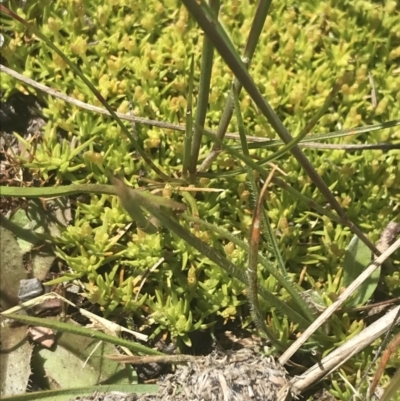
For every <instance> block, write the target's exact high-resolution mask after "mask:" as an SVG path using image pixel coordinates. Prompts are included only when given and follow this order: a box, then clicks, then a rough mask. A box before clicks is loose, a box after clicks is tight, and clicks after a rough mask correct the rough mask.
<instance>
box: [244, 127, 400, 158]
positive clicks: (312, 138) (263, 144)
mask: <svg viewBox="0 0 400 401" xmlns="http://www.w3.org/2000/svg"><path fill="white" fill-rule="evenodd" d="M398 125H400V120H392V121H387V122H384V123H379V124H374V125H365V126H363V127H356V128H349V129H344V130H340V131H334V132H329V133H326V134H311V135H308V136H306V137H305V138H303V139H302V140H301V141H300V143H305V142H317V141H323V140H325V139H334V138H342V137H344V136H349V135H359V134H363V133H366V132H373V131H377V130H380V129H387V128H392V127H396V126H398ZM282 144H283V142H282V141H281V140H279V139H272V140H269V141H260V142H254V143H250V144H249V149H258V148H269V147H274V146H280V145H282ZM264 162H265V161H263V163H264Z"/></svg>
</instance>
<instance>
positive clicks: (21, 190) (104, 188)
mask: <svg viewBox="0 0 400 401" xmlns="http://www.w3.org/2000/svg"><path fill="white" fill-rule="evenodd" d="M79 193H82V194H97V195H102V194H104V195H116V191H115V188H114V187H113V186H112V185H105V184H78V185H60V186H59V187H6V186H0V195H1V196H20V197H24V198H51V197H55V196H68V195H75V194H79Z"/></svg>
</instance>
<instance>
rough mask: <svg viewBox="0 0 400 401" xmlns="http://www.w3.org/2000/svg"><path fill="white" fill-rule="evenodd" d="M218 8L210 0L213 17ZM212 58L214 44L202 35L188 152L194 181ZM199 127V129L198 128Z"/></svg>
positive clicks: (215, 15) (215, 3) (218, 3)
mask: <svg viewBox="0 0 400 401" xmlns="http://www.w3.org/2000/svg"><path fill="white" fill-rule="evenodd" d="M219 8H220V0H210V9H211V11H212V13H213V15H214V17H215V18H218V12H219ZM213 59H214V46H213V43H212V41H211V40H210V38H208V37H207V36H205V37H204V41H203V51H202V55H201V70H200V83H199V97H198V100H197V107H196V123H195V127H194V134H193V140H192V148H191V152H190V162H189V173H190V176H191V181H194V176H195V173H196V168H197V160H198V158H199V152H200V145H201V138H202V137H203V128H204V123H205V121H206V114H207V107H208V98H209V95H210V89H211V73H212V67H213ZM199 128H200V129H199Z"/></svg>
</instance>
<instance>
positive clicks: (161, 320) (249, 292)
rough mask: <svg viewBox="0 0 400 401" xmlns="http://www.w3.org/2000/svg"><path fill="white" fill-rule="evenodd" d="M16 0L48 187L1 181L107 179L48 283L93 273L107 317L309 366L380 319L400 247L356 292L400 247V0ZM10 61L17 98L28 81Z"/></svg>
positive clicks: (5, 190)
mask: <svg viewBox="0 0 400 401" xmlns="http://www.w3.org/2000/svg"><path fill="white" fill-rule="evenodd" d="M10 7H14V6H13V5H10ZM11 10H12V11H8V9H6V8H5V7H4V6H2V26H3V31H4V33H5V35H6V43H5V47H4V55H3V57H4V60H5V61H6V62H7V64H8V68H12V69H13V70H15V72H16V74H18V72H19V73H23V75H24V76H25V78H24V77H21V76H18V75H17V76H18V77H19V78H20V79H21V81H20V82H25V83H28V84H29V85H31V84H32V85H36V84H35V83H34V82H32V81H30V80H29V81H28V80H26V77H28V78H30V79H33V80H34V81H38V82H40V84H42V85H45V87H44V88H43V87H38V86H37V85H36V87H37V88H38V89H40V90H43V89H45V90H46V88H48V87H51V88H52V89H53V90H55V91H56V92H55V93H54V92H53V93H51V94H49V91H47V93H48V94H46V95H43V94H41V95H40V96H41V97H43V96H44V97H45V101H46V104H47V106H46V108H45V109H43V110H42V112H43V114H44V116H45V118H46V120H47V122H46V127H45V129H44V130H43V132H42V133H41V134H40V136H35V137H33V138H23V137H22V136H21V135H17V134H16V136H17V138H18V140H19V142H20V143H22V144H23V145H24V149H25V153H24V154H22V155H21V156H20V157H19V158H18V162H19V165H20V166H21V168H22V169H23V171H24V176H25V177H26V176H27V175H28V176H30V177H33V178H34V179H35V180H36V182H38V183H39V184H40V185H39V186H40V188H14V187H12V186H10V187H2V188H1V190H2V195H6V196H26V197H42V198H43V197H54V196H71V195H73V194H76V193H82V192H86V193H89V194H90V196H88V197H86V198H83V197H80V198H78V199H76V201H75V206H74V209H73V220H72V221H71V222H70V223H69V225H68V226H67V227H64V228H63V229H62V230H61V231H60V233H59V235H57V236H56V237H52V238H51V242H52V244H53V246H54V252H55V254H56V255H57V256H58V257H59V258H60V260H62V261H64V264H65V271H64V272H63V274H62V275H60V276H59V277H57V278H55V279H53V280H51V281H47V285H55V284H59V283H63V282H64V283H65V282H73V283H76V284H78V285H79V286H80V287H81V288H82V293H83V294H84V296H85V297H86V298H87V299H88V300H89V301H90V302H91V303H93V304H96V305H99V311H100V312H101V313H102V314H103V315H104V316H105V317H107V318H110V319H115V318H119V317H120V316H129V320H128V321H130V322H133V324H134V326H135V327H136V328H137V329H138V330H139V331H141V332H145V333H146V334H149V335H150V338H151V339H154V340H156V339H160V338H163V339H167V340H168V341H172V342H174V343H176V345H178V347H179V348H180V349H181V351H182V350H184V349H188V348H185V347H189V348H190V347H192V350H196V352H201V351H204V350H201V349H199V348H198V347H197V342H198V340H196V341H194V339H195V338H198V336H199V335H200V336H203V337H204V339H206V338H207V337H208V336H209V335H210V333H212V334H213V336H215V337H216V338H219V337H221V336H222V333H223V331H224V330H226V329H227V328H231V327H233V328H234V329H236V330H239V329H242V328H245V329H246V330H247V331H248V332H251V333H257V335H259V336H261V337H262V338H263V339H264V343H265V344H266V345H268V346H269V349H268V353H270V354H273V355H280V356H281V358H280V362H282V363H286V362H287V361H288V359H289V358H293V361H294V362H296V363H301V364H302V365H303V366H302V369H303V371H304V370H306V369H307V368H310V367H311V365H313V363H315V362H317V361H318V360H320V359H321V358H324V357H328V358H329V355H331V354H330V352H331V351H332V350H334V349H335V348H337V347H338V346H339V345H342V344H345V343H346V342H347V341H348V340H349V339H352V338H354V337H355V336H356V335H357V334H359V333H361V332H363V333H365V332H364V331H363V330H364V329H367V328H368V327H369V321H368V319H367V316H366V315H364V314H363V313H364V312H363V311H364V310H367V309H368V308H369V307H370V306H369V305H368V303H370V304H371V305H373V304H375V303H377V302H378V301H382V300H387V299H388V298H390V297H395V296H397V294H398V291H399V286H398V280H396V277H397V276H396V272H395V270H396V269H395V266H397V264H398V260H396V258H394V259H393V261H392V262H391V263H389V262H386V264H385V265H384V266H383V267H382V269H381V270H377V269H374V271H373V272H372V268H371V273H372V275H371V278H370V279H368V280H367V281H365V282H364V283H359V284H357V285H358V286H359V287H358V289H357V288H354V291H358V292H355V294H354V295H352V298H351V299H350V300H349V301H346V300H343V299H342V298H341V297H342V295H341V294H342V292H343V291H344V290H345V289H346V288H347V289H349V288H350V287H351V286H352V283H353V282H354V281H356V278H357V277H356V276H357V275H355V274H354V272H355V271H357V272H358V275H361V274H362V272H363V271H364V270H366V269H367V266H368V265H369V264H370V261H371V260H372V258H373V257H374V256H373V255H376V256H379V255H380V254H381V253H382V252H385V251H387V252H389V251H388V249H390V252H394V250H395V249H394V248H393V249H391V248H390V245H391V244H392V243H395V237H396V235H392V237H393V238H392V240H391V241H389V243H388V244H387V246H385V247H379V246H377V245H375V244H377V242H378V239H379V238H380V236H381V233H382V232H383V231H384V229H385V227H386V226H387V224H388V223H389V222H390V221H396V219H398V217H399V208H398V204H399V202H400V198H399V187H400V183H399V180H398V179H397V177H399V176H400V174H399V158H400V150H399V138H400V131H399V129H398V126H399V120H398V113H399V107H398V103H399V100H400V99H399V98H398V93H400V92H399V90H398V89H399V85H400V78H399V76H400V75H399V71H398V68H396V61H397V60H398V59H399V55H398V54H397V53H396V43H397V42H396V41H398V38H397V37H396V35H395V33H394V32H395V31H394V29H395V27H399V28H400V17H399V9H398V6H397V5H396V4H395V2H388V3H387V4H386V5H385V6H380V5H379V6H378V5H370V4H364V3H362V4H361V3H357V4H354V5H348V4H346V3H345V2H339V3H335V4H333V3H326V2H325V3H324V4H322V3H319V2H317V3H316V4H302V5H298V6H292V5H291V4H289V3H285V2H279V3H278V2H277V3H272V4H271V2H268V1H259V2H258V3H257V4H254V5H253V4H244V3H243V4H236V3H235V2H226V3H221V4H220V3H219V2H218V1H211V2H210V4H209V5H207V4H205V3H197V2H194V1H189V0H185V1H184V2H183V4H181V3H178V2H174V1H171V2H164V3H160V2H151V3H146V4H145V3H143V4H141V3H140V2H138V3H135V4H130V3H129V2H125V1H113V2H111V3H110V4H107V5H103V4H95V3H93V2H92V3H90V4H89V3H86V2H83V1H82V2H80V1H73V2H72V1H61V0H60V1H57V2H54V3H52V4H43V5H42V4H38V3H32V4H31V3H30V2H29V1H28V2H27V4H26V5H25V6H24V7H23V8H20V9H16V8H14V9H13V8H11ZM10 17H12V18H10ZM61 22H62V23H61ZM367 27H369V28H367ZM26 43H31V44H32V45H31V47H30V48H29V49H28V48H27V46H25V45H24V44H26ZM397 44H398V43H397ZM1 71H2V78H3V77H4V79H2V86H4V91H5V93H6V94H7V93H9V92H10V91H11V87H13V86H15V80H14V78H10V75H5V72H6V71H8V69H7V67H2V69H1ZM14 76H16V75H15V74H14ZM18 85H19V86H21V88H22V84H18ZM34 87H35V86H34ZM27 90H28V87H24V91H27ZM29 90H31V89H29ZM60 92H62V93H65V94H67V95H68V98H65V97H63V96H62V95H61V93H60ZM60 95H61V96H60ZM61 99H63V100H61ZM65 100H68V102H67V103H66V102H65ZM78 101H79V102H78ZM88 104H92V105H94V106H102V107H103V108H105V109H107V112H108V114H109V115H111V117H112V118H110V117H104V116H101V115H99V114H96V113H89V112H83V111H82V110H81V108H86V109H90V107H88ZM96 110H97V109H96ZM96 110H95V111H96ZM114 110H115V111H117V112H118V113H119V114H118V115H117V114H115V111H114ZM104 113H105V112H104V110H102V114H104ZM396 118H397V120H395V119H396ZM126 120H130V121H133V126H131V124H130V123H127V122H126ZM228 130H229V131H230V132H228ZM311 132H313V133H314V132H315V133H318V134H313V133H311ZM326 140H329V141H330V142H329V143H325V142H322V141H326ZM26 155H28V156H26ZM16 182H17V181H16V180H14V181H12V182H11V184H13V186H15V185H16ZM264 185H265V187H264V189H263V190H261V188H263V186H264ZM267 185H268V186H267ZM149 192H153V194H149ZM155 194H157V195H161V196H154V195H155ZM116 195H118V197H117V196H116ZM151 195H153V196H151ZM395 232H396V231H395ZM47 239H50V238H47ZM393 246H395V245H393ZM381 262H383V260H381V261H380V263H381ZM323 314H326V315H327V319H328V318H329V319H328V320H325V321H321V323H320V324H319V326H318V327H315V328H314V329H313V330H312V332H310V333H309V336H307V337H304V334H303V336H302V333H304V332H306V333H307V328H308V327H309V326H310V325H311V324H312V323H313V322H314V321H315V320H317V322H319V321H320V320H322V318H321V316H322V317H323V316H324V315H323ZM328 315H329V316H328ZM394 321H396V318H394ZM385 327H386V326H385ZM387 329H388V328H387V327H386V330H387ZM392 329H393V330H394V331H396V328H394V327H393V328H392ZM371 332H372V330H371ZM374 333H375V334H370V335H371V338H370V341H369V342H372V341H373V339H376V338H378V337H379V335H380V334H379V331H377V332H374ZM296 337H300V339H301V344H300V349H299V350H298V351H297V353H296V354H294V352H295V351H294V350H293V347H296V345H293V343H294V340H295V339H296ZM376 341H378V340H376ZM365 346H366V344H365V345H364V349H362V350H361V349H360V350H359V351H360V352H359V353H358V354H357V355H354V356H353V358H352V359H350V360H349V361H348V362H346V364H345V365H344V366H343V367H342V371H341V373H340V374H337V375H336V376H335V375H333V377H332V378H331V379H330V380H331V381H329V380H327V381H326V387H327V388H328V389H329V390H330V391H331V393H332V394H333V395H334V396H335V397H336V398H337V399H348V397H349V396H350V394H352V386H353V387H355V386H356V385H358V382H359V379H360V376H361V373H363V372H364V371H365V370H366V368H367V366H368V365H369V364H370V363H371V361H372V349H373V348H372V347H369V348H365ZM200 348H201V347H200ZM296 350H297V348H296ZM339 350H340V348H339ZM293 354H294V356H293ZM350 354H351V353H348V355H350ZM342 359H345V358H342ZM332 369H333V367H332ZM296 374H298V372H296ZM386 380H387V378H386ZM292 384H293V387H295V386H294V383H292ZM308 385H309V384H308ZM305 387H307V386H303V387H299V385H298V386H297V388H296V390H297V391H302V390H303V389H304V388H305ZM365 389H366V387H365V384H364V387H362V392H364V393H365V392H366V390H365ZM282 394H283V393H282Z"/></svg>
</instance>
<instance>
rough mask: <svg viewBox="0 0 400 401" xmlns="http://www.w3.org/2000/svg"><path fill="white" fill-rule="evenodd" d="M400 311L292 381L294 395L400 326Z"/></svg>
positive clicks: (381, 320) (387, 316) (368, 328)
mask: <svg viewBox="0 0 400 401" xmlns="http://www.w3.org/2000/svg"><path fill="white" fill-rule="evenodd" d="M399 244H400V240H399V241H397V242H396V244H394V245H397V247H398V246H399ZM395 248H396V247H393V250H394V249H395ZM393 250H392V251H393ZM384 255H385V254H384ZM384 255H382V256H384ZM387 256H388V255H385V257H387ZM378 259H381V260H378ZM378 259H377V260H376V263H377V264H378V263H379V264H381V263H382V262H383V258H382V257H380V258H378ZM399 310H400V306H397V307H395V308H393V309H392V310H390V311H389V312H388V313H387V314H386V315H385V316H383V317H382V318H380V319H379V320H377V321H376V322H374V323H372V324H371V325H370V326H368V327H367V328H366V329H364V330H363V331H362V332H361V333H359V334H357V335H356V336H354V337H353V338H352V339H350V340H349V341H347V342H346V343H345V344H343V345H342V346H340V347H339V348H337V349H335V350H334V351H333V352H331V353H330V354H329V355H328V356H326V357H325V358H324V359H322V361H320V362H319V363H317V364H315V365H314V366H312V367H311V368H310V369H308V370H307V371H306V372H305V373H304V374H303V375H301V376H299V377H295V378H294V379H292V380H291V387H292V392H293V393H294V394H297V393H301V392H302V391H304V390H305V389H306V388H308V387H310V386H311V385H312V384H314V383H315V382H317V381H319V380H321V379H322V378H323V377H324V376H326V375H328V374H329V373H332V372H333V371H334V370H336V369H338V368H339V367H340V366H342V365H343V364H344V363H345V362H346V361H347V360H348V359H350V358H351V357H352V356H353V355H355V354H357V353H358V352H360V351H362V350H363V349H364V348H365V347H366V346H368V345H369V344H371V343H372V342H373V341H374V340H376V339H377V338H378V337H380V336H381V335H382V334H383V333H385V332H386V331H387V330H389V329H390V328H391V327H392V326H393V325H394V324H399V323H400V318H399V315H398V313H399ZM396 316H397V319H396Z"/></svg>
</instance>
